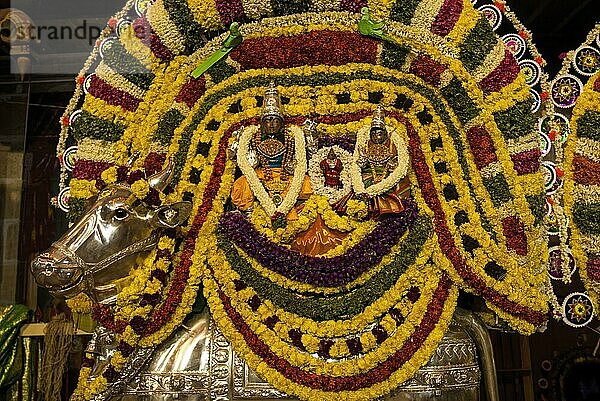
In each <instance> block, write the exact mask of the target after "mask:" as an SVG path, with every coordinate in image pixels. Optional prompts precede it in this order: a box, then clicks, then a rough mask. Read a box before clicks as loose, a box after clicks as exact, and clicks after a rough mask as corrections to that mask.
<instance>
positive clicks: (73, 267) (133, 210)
mask: <svg viewBox="0 0 600 401" xmlns="http://www.w3.org/2000/svg"><path fill="white" fill-rule="evenodd" d="M173 170H174V166H173V164H172V162H169V164H168V166H167V167H166V168H165V169H164V170H163V171H160V172H158V173H156V174H155V175H153V176H151V177H149V179H148V182H149V184H150V186H151V187H152V188H154V189H156V190H159V191H162V190H164V189H165V188H166V187H167V185H168V184H169V182H170V181H171V179H172V177H173ZM132 199H135V198H134V197H133V196H132V192H131V189H130V188H129V186H127V185H124V184H114V185H109V186H108V187H107V188H105V189H104V190H102V191H101V192H100V193H99V194H98V196H97V198H96V199H95V200H94V203H93V205H92V206H91V207H89V208H88V209H87V210H86V212H85V213H84V214H83V216H82V217H81V218H80V219H79V221H78V222H77V223H75V224H74V225H73V226H72V227H71V228H70V229H69V230H68V231H67V232H66V233H65V234H64V235H63V236H62V237H61V238H60V239H59V240H58V241H56V242H55V243H54V244H52V245H51V246H50V248H49V249H48V250H46V251H45V252H42V253H41V254H40V255H38V256H37V257H36V258H35V259H34V260H33V262H32V263H31V271H32V273H33V276H34V278H35V281H36V282H37V283H38V285H40V286H42V287H45V288H47V289H48V290H50V292H51V293H52V294H53V295H59V296H64V297H72V296H74V295H76V294H78V293H80V292H85V293H86V294H87V295H89V296H90V297H91V298H92V299H94V300H96V301H98V302H103V303H110V302H112V301H114V299H115V297H116V293H117V286H116V285H115V282H117V281H118V280H119V279H121V278H124V277H127V276H128V275H129V270H130V269H131V266H132V265H133V264H134V263H135V259H136V258H137V257H138V256H139V255H140V253H142V252H146V251H149V250H151V249H152V248H154V247H155V246H156V244H157V243H158V239H159V237H160V232H161V230H162V229H165V228H175V227H177V226H180V225H182V224H184V223H185V222H186V221H187V219H188V218H189V216H190V213H191V203H190V202H177V203H173V204H169V205H163V206H159V207H152V206H148V205H146V204H144V203H142V202H139V201H137V202H136V201H132Z"/></svg>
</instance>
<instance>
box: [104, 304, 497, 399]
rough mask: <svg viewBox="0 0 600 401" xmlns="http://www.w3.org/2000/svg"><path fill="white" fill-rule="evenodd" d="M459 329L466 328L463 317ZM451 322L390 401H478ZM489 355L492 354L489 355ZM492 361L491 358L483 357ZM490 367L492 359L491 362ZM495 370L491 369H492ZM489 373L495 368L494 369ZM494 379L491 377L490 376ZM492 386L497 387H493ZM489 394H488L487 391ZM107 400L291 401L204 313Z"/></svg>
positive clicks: (462, 335) (475, 374) (469, 346)
mask: <svg viewBox="0 0 600 401" xmlns="http://www.w3.org/2000/svg"><path fill="white" fill-rule="evenodd" d="M457 313H458V314H462V316H463V317H462V318H461V319H459V320H461V324H462V325H463V326H464V325H465V324H471V323H469V322H470V321H469V322H467V323H465V321H466V318H465V316H469V314H468V313H466V312H464V311H457ZM463 326H461V325H459V324H458V323H457V319H456V317H455V319H453V321H452V323H451V324H450V328H449V329H448V331H447V333H446V334H445V336H444V338H443V339H442V342H441V344H440V346H439V347H438V349H437V350H436V351H435V353H434V354H433V355H432V357H431V359H430V361H429V362H428V363H427V365H425V366H424V367H422V368H421V369H419V371H418V372H417V373H416V374H415V376H414V377H413V378H411V379H410V380H408V381H406V382H405V383H404V384H402V385H401V386H400V387H398V388H397V389H396V390H394V391H393V392H392V393H391V394H389V395H387V396H386V397H384V398H382V400H389V401H418V400H431V399H432V398H435V399H436V400H440V401H443V400H446V401H458V400H460V401H471V400H473V401H475V400H478V399H479V383H480V381H481V371H480V368H479V364H478V349H480V350H483V352H484V353H487V348H488V347H486V346H481V344H477V345H476V343H475V341H474V340H473V339H472V338H471V336H470V335H469V333H470V332H472V331H473V330H470V329H469V328H466V329H465V328H464V327H463ZM490 351H491V349H490ZM484 358H490V355H486V356H484ZM492 362H493V359H492ZM492 365H493V363H492ZM492 367H493V366H492ZM494 374H495V372H494ZM492 384H493V385H495V383H492ZM488 390H489V389H488ZM119 393H120V395H118V396H117V395H114V393H113V396H112V398H108V399H110V400H114V401H116V400H119V401H134V400H135V401H170V400H182V401H203V400H206V401H209V400H210V401H231V400H281V399H294V398H291V397H289V396H287V395H286V394H284V393H282V392H280V391H278V390H276V389H275V388H273V387H272V386H271V385H270V384H268V383H267V382H265V381H263V380H262V379H261V378H260V377H259V376H258V375H257V374H256V373H254V372H253V371H252V370H251V369H250V368H249V367H248V365H246V363H245V362H244V361H243V360H242V359H241V358H240V357H239V356H238V355H237V354H236V353H235V352H234V351H233V350H232V348H231V346H230V345H229V343H228V341H227V340H226V339H225V337H224V336H223V334H222V333H221V332H220V331H219V330H218V329H217V327H216V326H215V324H214V322H213V321H212V319H210V315H209V312H208V311H206V310H205V311H204V312H203V313H201V314H197V315H194V316H192V317H190V318H188V320H187V322H186V324H185V325H184V326H183V327H182V328H180V329H179V330H178V331H177V332H176V333H175V334H174V335H173V336H172V338H171V339H170V340H168V341H167V342H166V343H164V344H162V345H161V346H160V347H159V348H157V349H156V351H155V352H154V354H153V355H152V357H151V358H150V360H149V361H148V362H147V363H146V365H145V366H144V368H143V369H142V370H141V372H140V373H139V374H138V375H136V376H135V378H134V379H133V380H131V381H130V382H129V383H127V384H126V385H125V386H124V387H122V388H121V389H120V391H119Z"/></svg>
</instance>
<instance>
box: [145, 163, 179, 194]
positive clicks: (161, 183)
mask: <svg viewBox="0 0 600 401" xmlns="http://www.w3.org/2000/svg"><path fill="white" fill-rule="evenodd" d="M174 174H175V164H174V163H173V160H171V159H169V162H168V163H167V166H166V167H165V168H164V169H163V170H162V171H159V172H158V173H156V174H153V175H151V176H150V177H149V178H148V184H150V187H151V188H154V189H156V190H157V191H159V192H162V191H163V190H164V189H165V188H166V187H167V185H169V183H170V182H171V180H172V179H173V175H174Z"/></svg>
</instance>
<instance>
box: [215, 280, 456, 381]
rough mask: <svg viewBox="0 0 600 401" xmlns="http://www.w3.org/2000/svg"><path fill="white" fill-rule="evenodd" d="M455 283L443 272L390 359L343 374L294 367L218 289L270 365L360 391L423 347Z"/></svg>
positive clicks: (238, 325)
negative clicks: (420, 316)
mask: <svg viewBox="0 0 600 401" xmlns="http://www.w3.org/2000/svg"><path fill="white" fill-rule="evenodd" d="M451 286H452V282H451V280H450V278H449V277H448V276H447V274H446V273H443V274H442V277H441V279H440V281H439V283H438V287H437V289H436V290H435V293H434V295H433V298H432V301H431V303H430V304H429V305H428V306H427V310H426V313H425V315H424V317H423V319H422V320H421V322H420V323H419V325H418V327H416V328H415V331H414V332H413V334H412V335H411V336H410V337H409V339H408V340H407V341H405V342H404V344H402V347H401V348H400V349H398V350H397V351H396V352H395V353H394V354H392V355H391V356H390V357H389V358H388V359H387V360H385V361H384V362H382V363H381V364H379V365H378V366H377V367H376V368H373V369H371V370H369V371H367V372H364V373H360V374H357V375H353V376H341V377H335V376H326V375H318V374H314V373H309V372H307V371H303V370H301V369H300V368H297V367H294V366H292V365H291V364H290V363H289V362H288V361H286V360H284V359H281V358H279V357H278V356H277V355H275V353H274V352H273V351H272V350H271V348H270V347H269V346H268V345H267V344H265V343H264V342H262V340H261V339H260V338H259V337H258V336H257V335H256V334H255V333H254V331H253V330H252V329H251V328H250V326H248V324H247V323H246V322H245V321H244V319H243V318H242V316H241V315H240V314H239V313H238V312H237V311H236V310H235V308H233V306H232V305H231V302H230V299H229V297H228V296H227V295H226V294H225V293H224V292H223V291H222V290H221V288H218V289H217V291H218V295H219V298H220V299H221V302H222V304H223V307H224V308H225V312H226V313H227V315H228V317H229V319H230V320H231V322H232V323H233V324H234V325H235V327H236V329H237V331H238V332H239V333H240V334H241V335H242V336H243V337H244V341H245V342H246V344H247V345H248V346H249V347H250V348H251V349H252V352H253V353H255V354H256V355H258V356H259V357H260V358H262V359H263V361H264V362H265V363H266V364H267V365H268V366H269V367H270V368H272V369H275V370H277V371H278V372H279V373H281V374H282V375H284V376H285V377H286V378H288V379H290V380H292V381H294V382H296V383H299V384H301V385H303V386H308V387H311V388H313V389H319V390H323V391H332V392H334V391H344V390H345V391H356V390H359V389H361V388H365V387H369V386H372V385H374V384H376V383H381V382H383V381H385V380H387V379H388V378H389V376H390V375H391V374H392V373H393V372H395V371H396V370H398V369H399V368H400V367H401V366H402V365H403V364H404V363H405V362H407V361H408V360H409V359H410V358H411V357H412V355H414V353H415V352H416V351H417V350H419V348H420V347H421V346H422V345H423V342H424V341H425V340H426V339H427V337H428V335H429V333H431V331H432V330H433V329H434V328H435V325H436V323H437V322H438V321H439V318H440V315H441V313H442V311H443V309H444V304H445V302H446V301H447V299H448V296H449V295H450V288H451Z"/></svg>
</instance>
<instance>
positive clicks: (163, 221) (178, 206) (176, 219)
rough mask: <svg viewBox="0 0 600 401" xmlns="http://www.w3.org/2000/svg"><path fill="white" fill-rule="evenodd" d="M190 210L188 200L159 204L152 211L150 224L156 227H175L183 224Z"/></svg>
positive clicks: (190, 206) (190, 205)
mask: <svg viewBox="0 0 600 401" xmlns="http://www.w3.org/2000/svg"><path fill="white" fill-rule="evenodd" d="M191 212H192V204H191V203H190V202H177V203H173V204H170V205H165V206H161V207H159V208H158V209H156V210H155V211H154V215H153V216H152V224H153V225H154V226H155V227H158V228H175V227H177V226H180V225H182V224H185V222H186V221H187V219H188V218H189V217H190V214H191Z"/></svg>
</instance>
